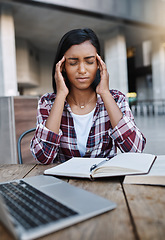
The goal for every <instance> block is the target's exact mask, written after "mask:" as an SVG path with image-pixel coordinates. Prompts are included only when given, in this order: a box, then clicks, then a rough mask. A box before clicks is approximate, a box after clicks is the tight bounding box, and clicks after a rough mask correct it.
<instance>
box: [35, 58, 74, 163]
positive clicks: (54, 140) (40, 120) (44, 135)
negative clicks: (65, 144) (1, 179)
mask: <svg viewBox="0 0 165 240" xmlns="http://www.w3.org/2000/svg"><path fill="white" fill-rule="evenodd" d="M64 61H65V58H64V57H63V58H62V59H61V60H60V61H59V62H58V63H57V64H56V72H55V80H56V87H57V94H56V98H55V101H54V103H53V104H52V99H51V96H49V94H47V95H45V96H43V97H42V98H41V100H40V102H39V105H38V115H37V128H36V133H35V135H34V137H33V139H32V141H31V152H32V154H33V156H34V158H35V159H36V160H38V161H39V162H41V163H43V164H49V163H52V162H53V161H54V159H55V158H56V156H57V153H58V149H59V146H60V138H61V136H62V132H61V130H60V124H61V117H62V113H63V108H64V102H65V99H66V96H67V94H68V92H69V91H68V88H67V87H66V85H65V80H64V78H63V76H62V73H61V71H62V66H63V63H64ZM53 100H54V99H53Z"/></svg>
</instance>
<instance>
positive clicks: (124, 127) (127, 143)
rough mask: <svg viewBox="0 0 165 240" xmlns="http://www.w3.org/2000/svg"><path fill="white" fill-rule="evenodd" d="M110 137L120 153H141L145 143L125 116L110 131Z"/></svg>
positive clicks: (133, 124) (135, 127)
mask: <svg viewBox="0 0 165 240" xmlns="http://www.w3.org/2000/svg"><path fill="white" fill-rule="evenodd" d="M111 137H112V138H113V140H114V141H115V143H116V144H117V146H118V147H119V148H120V150H121V151H122V152H142V151H143V149H144V146H145V143H146V139H145V137H144V136H143V134H142V133H141V132H140V130H139V129H138V127H137V126H136V125H135V123H134V121H133V120H132V119H131V118H129V117H127V116H123V117H122V119H121V120H120V121H119V123H118V124H117V126H116V127H115V128H114V129H113V130H112V132H111Z"/></svg>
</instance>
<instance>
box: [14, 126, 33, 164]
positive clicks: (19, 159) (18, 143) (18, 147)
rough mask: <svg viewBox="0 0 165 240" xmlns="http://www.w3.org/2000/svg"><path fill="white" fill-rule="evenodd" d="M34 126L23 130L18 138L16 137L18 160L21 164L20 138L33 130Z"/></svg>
mask: <svg viewBox="0 0 165 240" xmlns="http://www.w3.org/2000/svg"><path fill="white" fill-rule="evenodd" d="M35 130H36V128H31V129H29V130H27V131H25V132H23V133H22V134H21V135H20V136H19V138H18V142H17V150H18V162H19V164H23V161H22V152H21V141H22V138H23V137H24V136H25V135H27V134H28V133H31V132H33V131H35Z"/></svg>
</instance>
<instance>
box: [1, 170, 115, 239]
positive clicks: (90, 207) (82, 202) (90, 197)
mask: <svg viewBox="0 0 165 240" xmlns="http://www.w3.org/2000/svg"><path fill="white" fill-rule="evenodd" d="M114 208H116V204H115V203H114V202H111V201H109V200H107V199H104V198H102V197H100V196H98V195H95V194H93V193H90V192H88V191H86V190H83V189H81V188H78V187H75V186H72V185H71V184H69V183H67V182H65V181H62V180H60V179H58V178H55V177H53V176H44V175H40V176H34V177H29V178H24V179H18V180H14V181H10V182H4V183H0V221H1V222H2V223H3V224H4V225H5V226H6V228H7V229H8V230H9V231H10V232H11V233H12V234H13V235H14V237H15V238H16V239H21V240H29V239H35V238H38V237H41V236H43V235H47V234H49V233H51V232H54V231H57V230H60V229H62V228H64V227H68V226H70V225H73V224H76V223H78V222H81V221H84V220H86V219H88V218H91V217H94V216H96V215H99V214H101V213H104V212H107V211H109V210H112V209H114Z"/></svg>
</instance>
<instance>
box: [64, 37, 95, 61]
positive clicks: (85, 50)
mask: <svg viewBox="0 0 165 240" xmlns="http://www.w3.org/2000/svg"><path fill="white" fill-rule="evenodd" d="M91 54H92V55H94V56H95V55H96V48H95V47H94V46H93V45H92V44H91V42H90V41H85V42H83V43H80V44H78V45H73V46H71V47H70V48H69V49H68V50H67V51H66V53H65V56H66V57H73V56H74V57H75V56H89V55H91Z"/></svg>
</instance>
